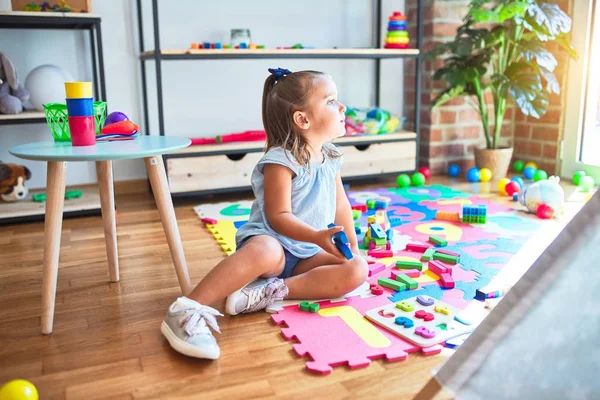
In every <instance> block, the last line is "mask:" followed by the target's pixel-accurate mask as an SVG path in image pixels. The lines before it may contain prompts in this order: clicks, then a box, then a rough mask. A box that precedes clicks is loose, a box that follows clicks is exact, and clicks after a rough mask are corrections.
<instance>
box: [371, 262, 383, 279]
mask: <svg viewBox="0 0 600 400" xmlns="http://www.w3.org/2000/svg"><path fill="white" fill-rule="evenodd" d="M384 269H385V264H382V263H378V262H374V263H372V264H369V276H373V275H375V274H378V273H379V272H381V271H383V270H384Z"/></svg>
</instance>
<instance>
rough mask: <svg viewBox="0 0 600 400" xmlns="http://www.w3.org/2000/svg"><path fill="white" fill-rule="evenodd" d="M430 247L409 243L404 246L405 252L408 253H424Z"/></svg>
mask: <svg viewBox="0 0 600 400" xmlns="http://www.w3.org/2000/svg"><path fill="white" fill-rule="evenodd" d="M430 247H431V246H430V245H428V244H416V243H409V244H407V245H406V250H408V251H416V252H418V253H424V252H425V250H427V249H429V248H430Z"/></svg>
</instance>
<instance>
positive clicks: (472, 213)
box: [462, 204, 487, 224]
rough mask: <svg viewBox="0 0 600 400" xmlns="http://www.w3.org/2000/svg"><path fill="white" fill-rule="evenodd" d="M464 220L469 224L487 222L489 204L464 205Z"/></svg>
mask: <svg viewBox="0 0 600 400" xmlns="http://www.w3.org/2000/svg"><path fill="white" fill-rule="evenodd" d="M462 214H463V215H462V221H463V222H466V223H469V224H485V222H486V219H487V206H486V205H483V204H479V205H463V213H462Z"/></svg>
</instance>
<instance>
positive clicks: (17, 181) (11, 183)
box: [0, 162, 31, 201]
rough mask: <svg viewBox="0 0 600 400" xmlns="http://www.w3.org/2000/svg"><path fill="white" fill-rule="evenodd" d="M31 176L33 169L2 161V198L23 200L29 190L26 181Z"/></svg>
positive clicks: (0, 193) (0, 194)
mask: <svg viewBox="0 0 600 400" xmlns="http://www.w3.org/2000/svg"><path fill="white" fill-rule="evenodd" d="M30 178H31V171H29V169H28V168H27V167H25V166H23V165H17V164H4V163H2V162H0V198H2V200H4V201H17V200H23V199H24V198H25V197H27V193H29V190H28V189H27V187H26V186H25V181H26V180H28V179H30Z"/></svg>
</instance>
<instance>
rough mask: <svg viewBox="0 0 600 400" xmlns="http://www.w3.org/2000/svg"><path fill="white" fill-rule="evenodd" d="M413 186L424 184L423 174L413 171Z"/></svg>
mask: <svg viewBox="0 0 600 400" xmlns="http://www.w3.org/2000/svg"><path fill="white" fill-rule="evenodd" d="M411 181H412V184H413V186H423V185H424V184H425V175H423V174H422V173H420V172H415V173H414V174H413V175H412V178H411Z"/></svg>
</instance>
